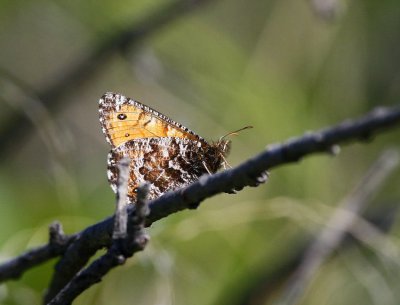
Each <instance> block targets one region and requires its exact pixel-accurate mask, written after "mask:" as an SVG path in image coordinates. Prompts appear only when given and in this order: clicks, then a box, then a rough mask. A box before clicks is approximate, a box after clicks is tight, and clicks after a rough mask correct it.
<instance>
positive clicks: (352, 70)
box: [0, 0, 400, 305]
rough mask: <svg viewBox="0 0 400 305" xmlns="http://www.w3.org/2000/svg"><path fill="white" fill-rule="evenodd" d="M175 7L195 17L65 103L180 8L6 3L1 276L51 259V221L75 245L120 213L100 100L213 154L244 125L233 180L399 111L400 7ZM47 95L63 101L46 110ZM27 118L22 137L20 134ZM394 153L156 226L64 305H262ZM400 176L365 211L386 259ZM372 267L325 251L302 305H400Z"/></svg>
mask: <svg viewBox="0 0 400 305" xmlns="http://www.w3.org/2000/svg"><path fill="white" fill-rule="evenodd" d="M178 2H183V3H187V5H188V8H191V10H192V11H191V12H190V13H186V12H185V13H183V12H184V11H185V10H184V9H183V10H182V12H181V13H177V15H181V16H180V17H179V18H175V17H171V18H170V20H169V21H167V22H165V24H164V25H163V26H162V27H159V26H155V28H154V30H153V32H152V35H147V36H146V39H141V40H140V41H138V42H136V41H130V42H129V41H128V42H127V43H126V44H124V45H123V47H122V48H118V49H117V50H114V51H113V52H105V54H103V55H102V56H100V57H101V58H100V59H99V60H98V61H97V62H94V63H93V64H92V66H93V69H92V70H90V71H91V72H90V73H87V74H85V75H83V76H82V75H81V77H80V78H79V80H78V81H75V82H74V81H72V82H70V83H68V84H67V83H65V87H64V86H63V85H64V84H63V81H64V78H66V77H67V76H68V75H69V73H70V72H71V71H74V70H76V69H77V68H79V67H83V66H84V65H83V64H82V63H85V62H87V61H86V59H87V58H90V56H91V54H96V52H98V49H99V48H100V47H102V46H103V47H104V46H107V45H108V44H109V43H110V42H111V43H112V41H113V40H112V39H113V37H117V36H118V35H120V33H124V32H126V31H129V30H131V29H134V28H136V26H137V25H138V24H141V25H143V23H149V24H151V23H152V22H154V21H155V20H157V18H159V17H160V16H166V17H167V16H169V15H173V14H174V9H172V10H168V9H165V7H168V6H169V4H170V3H174V2H172V1H167V0H157V1H155V0H154V1H145V0H136V1H129V0H119V1H106V0H102V1H50V0H42V1H39V0H38V1H6V0H0V44H1V48H0V106H1V111H0V133H1V137H2V140H4V141H2V142H0V153H1V160H0V258H1V260H2V261H4V260H6V259H7V258H10V257H13V256H15V255H17V254H20V253H22V252H23V251H24V250H26V249H29V248H32V247H34V246H37V245H41V244H43V243H45V242H46V241H47V235H48V233H47V227H48V225H49V224H50V223H51V222H52V221H53V220H56V219H57V220H60V221H61V222H62V224H63V225H64V229H65V231H66V233H74V232H77V231H79V230H81V229H83V228H85V227H86V226H88V225H91V224H93V223H96V222H98V221H99V220H101V219H103V218H105V217H107V216H109V215H111V214H112V213H113V209H114V196H113V193H112V191H111V189H110V187H109V185H108V183H107V180H106V170H105V169H106V154H107V152H108V150H109V146H108V144H107V143H106V142H105V139H104V137H103V135H102V133H101V129H100V125H99V122H98V111H97V100H98V99H99V98H100V96H101V95H102V94H103V93H104V92H106V91H114V92H119V93H122V94H124V95H126V96H129V97H132V98H135V99H137V100H139V101H141V102H142V103H145V104H147V105H149V106H151V107H153V108H155V109H157V110H159V111H160V112H162V113H164V114H166V115H168V116H170V117H171V118H172V119H174V120H176V121H178V122H180V123H182V124H183V125H185V126H187V127H189V128H190V129H192V130H194V131H195V132H196V133H198V134H200V135H201V136H203V137H205V138H207V139H218V138H219V137H220V136H222V135H224V134H226V133H228V132H230V131H232V130H236V129H238V128H241V127H243V126H246V125H253V126H254V129H251V130H247V131H243V132H241V133H240V135H239V136H237V137H233V139H232V140H233V147H232V151H231V154H230V156H229V159H228V160H229V162H230V164H231V165H233V166H234V165H237V164H239V163H240V162H242V161H244V160H246V159H247V158H249V157H251V156H253V155H254V154H256V153H258V152H260V151H261V150H263V149H264V148H265V146H266V145H267V144H269V143H274V142H280V141H283V140H285V139H287V138H289V137H293V136H296V135H301V134H303V133H304V132H306V131H308V130H316V129H319V128H322V127H324V126H329V125H332V124H334V123H336V122H339V121H342V120H344V119H346V118H350V117H356V116H359V115H361V114H363V113H365V112H367V111H369V110H371V109H372V108H374V107H375V106H378V105H386V106H388V105H394V104H396V103H398V102H399V96H400V57H399V55H400V4H399V2H398V0H391V1H390V0H387V1H373V0H366V1H344V0H343V1H339V0H337V1H335V0H325V1H324V0H313V1H306V0H303V1H298V0H280V1H277V0H276V1H261V0H249V1H239V0H230V1H228V0H221V1H217V0H215V1H207V2H206V1H198V7H192V6H194V4H193V3H194V2H195V1H178ZM203 2H204V3H203ZM157 12H158V13H157ZM131 43H132V44H131ZM56 84H60V85H59V87H57V86H56ZM49 88H53V89H54V88H55V89H54V90H55V92H56V94H54V92H53V95H51V94H48V95H45V94H42V95H44V96H41V93H43V92H48V90H50V89H49ZM60 88H61V89H60ZM46 90H47V91H46ZM57 90H58V91H57ZM60 92H62V93H60ZM21 118H22V120H23V121H24V122H26V121H29V122H30V123H29V124H27V125H26V126H25V125H22V126H23V128H19V129H18V126H19V122H20V120H21ZM13 124H14V125H13ZM21 124H22V123H21ZM10 126H12V128H11V130H10ZM14 127H15V128H14ZM17 129H18V130H19V131H18V132H17V131H16V130H17ZM14 130H15V131H16V132H15V134H14ZM5 131H6V133H7V134H6V135H5ZM399 136H400V132H399V131H392V132H389V133H386V134H383V135H380V136H379V137H378V138H376V139H374V140H373V141H371V142H368V143H366V144H362V145H360V144H352V145H350V146H346V147H343V149H342V152H341V154H339V155H338V156H337V157H334V158H333V157H330V156H325V155H320V156H313V157H312V158H308V159H306V160H304V161H302V162H301V163H299V164H293V165H290V166H285V167H282V168H279V169H276V170H274V171H272V173H271V176H270V180H269V182H268V183H267V184H266V185H262V186H260V187H258V188H246V189H244V190H243V191H242V192H239V194H237V195H228V194H222V195H218V196H216V197H214V198H212V199H210V200H207V201H206V202H204V203H203V204H202V205H201V206H200V208H199V209H198V210H196V211H185V212H182V213H179V214H176V215H172V216H171V217H168V219H164V220H162V221H159V222H157V223H155V224H154V225H153V226H152V227H151V228H149V230H148V232H149V234H150V236H151V241H150V243H149V245H148V247H147V248H146V250H145V251H144V252H141V253H139V254H137V255H135V257H134V258H132V259H131V260H129V261H128V263H127V264H126V265H125V266H123V267H121V268H117V269H115V270H113V271H112V272H111V273H110V274H108V275H107V276H106V277H105V278H104V280H103V282H102V283H100V284H98V285H96V286H93V287H92V288H90V289H89V290H88V291H86V292H85V293H84V294H82V295H81V296H80V297H79V298H78V299H77V300H76V302H75V303H74V304H99V305H100V304H118V305H124V304H166V305H167V304H191V305H200V304H201V305H204V304H272V302H273V298H274V297H275V296H277V295H279V293H280V290H279V288H280V285H279V284H281V283H282V282H283V283H284V282H285V281H286V279H287V277H288V276H289V275H290V273H291V270H292V269H293V268H291V262H292V261H293V257H296V256H298V255H300V254H301V251H302V249H303V248H304V246H305V243H306V241H307V240H309V239H310V238H312V237H313V236H315V234H316V233H317V232H319V231H320V230H321V228H323V225H324V223H326V220H327V219H328V218H329V216H330V215H331V213H332V211H333V209H334V207H335V206H337V205H338V203H339V202H340V200H341V199H342V198H344V197H345V196H346V195H347V194H348V193H349V192H350V191H351V190H352V189H353V188H354V186H355V185H356V184H357V182H358V181H359V180H360V178H361V177H362V176H363V175H364V174H365V172H366V171H367V169H368V168H369V166H370V165H371V163H372V162H373V161H374V160H375V159H377V158H378V156H379V155H380V153H381V152H382V151H383V150H384V149H385V148H388V147H393V146H396V145H398V144H399ZM399 177H400V171H399V170H397V171H396V172H395V173H394V174H393V175H392V176H391V177H390V178H389V179H388V180H387V181H386V183H385V185H384V188H383V190H381V191H380V192H379V193H378V194H376V197H375V199H374V200H373V203H372V204H371V205H370V208H369V214H371V215H373V216H374V217H377V218H378V219H379V220H380V221H381V222H382V223H384V224H386V225H388V226H389V225H390V224H392V228H391V231H390V232H389V234H388V235H387V236H386V238H387V239H388V240H390V242H392V243H393V245H394V246H395V247H396V248H397V247H398V246H399V242H398V240H397V236H398V233H399V230H400V228H399V226H398V224H397V222H396V218H397V215H396V212H397V210H396V208H395V207H396V204H397V203H398V202H399V196H400V188H399V183H398V181H399ZM388 215H389V216H391V217H388ZM379 217H380V218H379ZM388 219H389V220H388ZM393 221H394V223H391V222H393ZM388 222H390V223H388ZM353 244H354V243H353ZM381 251H382V252H381ZM381 251H379V250H377V249H374V250H371V249H368V248H367V247H365V246H364V244H363V243H358V242H356V244H355V245H353V246H351V247H343V248H341V250H338V251H336V252H335V255H334V256H333V257H331V259H330V260H329V261H327V262H326V264H324V265H323V267H322V268H321V270H319V272H318V273H317V274H316V275H315V278H314V281H313V282H312V284H311V286H310V287H309V289H307V290H306V293H305V295H304V296H303V298H302V299H301V304H318V305H321V304H398V303H399V302H400V295H399V288H400V265H399V261H396V260H395V261H393V260H389V261H388V259H387V258H385V257H386V256H385V253H384V249H383V248H382V249H381ZM382 257H383V258H382ZM55 262H56V261H55V260H53V261H51V262H49V263H47V264H45V265H43V266H39V267H37V268H34V269H32V270H30V271H29V272H27V273H26V274H25V275H24V276H23V277H22V278H21V279H20V280H18V281H10V282H7V283H6V284H3V285H1V286H0V304H10V305H11V304H22V305H24V304H41V298H42V295H43V292H44V289H45V288H46V287H47V284H48V282H49V280H50V277H51V274H52V268H53V266H54V264H55ZM257 287H261V288H260V289H258V290H257ZM255 291H258V292H260V291H261V292H262V293H256V292H255ZM250 300H251V301H250Z"/></svg>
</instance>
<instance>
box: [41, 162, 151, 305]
mask: <svg viewBox="0 0 400 305" xmlns="http://www.w3.org/2000/svg"><path fill="white" fill-rule="evenodd" d="M128 161H129V160H125V159H123V160H122V162H120V163H119V169H120V174H119V178H118V180H119V181H118V200H117V201H118V202H119V204H121V206H122V209H120V208H117V209H116V210H117V212H118V213H119V217H120V218H119V219H118V217H117V215H116V216H115V218H114V234H113V243H112V246H111V247H110V249H109V250H108V251H107V253H106V254H104V255H103V256H101V257H100V258H98V259H97V260H95V261H94V262H93V263H91V264H90V265H89V266H88V267H87V268H86V269H84V270H82V271H80V272H78V273H77V275H75V276H74V277H73V278H72V279H71V280H70V281H69V282H68V283H67V284H66V285H65V286H64V287H63V288H62V289H60V290H59V291H51V292H50V293H48V294H47V295H46V299H45V303H46V304H49V305H69V304H71V303H72V301H73V300H74V299H75V298H76V297H77V296H79V295H80V294H81V293H82V292H83V291H85V290H86V289H88V288H89V287H90V286H92V285H94V284H96V283H98V282H100V281H101V279H102V277H103V276H104V275H106V274H107V273H108V272H109V271H110V270H111V269H112V268H115V267H116V266H119V265H122V264H124V263H125V261H126V259H127V258H129V257H131V256H132V255H133V254H134V253H136V252H138V251H141V250H143V249H144V247H145V246H146V244H147V242H148V240H149V238H148V236H147V235H146V233H145V232H144V225H145V219H146V216H147V214H148V206H147V201H146V197H147V194H148V191H149V188H148V186H147V185H143V186H139V187H138V202H137V213H136V214H137V216H136V217H129V218H128V217H127V213H124V212H123V211H124V210H125V211H126V208H125V205H126V203H127V191H126V188H127V186H128V178H129V162H128ZM124 188H125V189H124ZM122 221H126V222H127V223H126V225H121V222H122ZM123 230H125V231H123ZM54 293H56V295H55V297H54V298H53V296H52V295H54Z"/></svg>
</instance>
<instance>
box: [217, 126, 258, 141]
mask: <svg viewBox="0 0 400 305" xmlns="http://www.w3.org/2000/svg"><path fill="white" fill-rule="evenodd" d="M250 128H253V126H245V127H242V128H240V129H238V130H235V131H231V132H229V133H227V134H226V135H224V136H222V137H220V138H219V142H221V141H222V140H223V139H224V138H226V137H229V136H236V135H237V134H238V132H240V131H242V130H245V129H250Z"/></svg>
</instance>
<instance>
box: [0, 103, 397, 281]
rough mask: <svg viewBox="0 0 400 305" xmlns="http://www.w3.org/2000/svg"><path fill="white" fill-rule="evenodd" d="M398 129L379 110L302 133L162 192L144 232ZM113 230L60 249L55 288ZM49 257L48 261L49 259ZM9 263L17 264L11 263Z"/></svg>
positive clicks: (107, 226) (76, 238)
mask: <svg viewBox="0 0 400 305" xmlns="http://www.w3.org/2000/svg"><path fill="white" fill-rule="evenodd" d="M398 124H400V107H393V108H380V109H376V110H374V111H372V112H370V113H369V114H366V115H365V116H363V117H361V118H359V119H356V120H346V121H345V122H343V123H341V124H338V125H336V126H333V127H330V128H326V129H323V130H321V131H317V132H312V133H307V134H305V135H304V136H302V137H298V138H295V139H292V140H288V141H287V142H285V143H283V144H275V145H270V146H269V147H268V148H267V150H266V151H264V152H262V153H260V154H259V155H257V156H255V157H253V158H251V159H249V160H248V161H246V162H244V163H242V164H241V165H239V166H237V167H235V168H232V169H230V170H226V171H223V172H220V173H217V174H215V175H212V176H203V177H201V178H200V179H199V181H197V182H195V183H193V184H191V185H189V186H187V187H185V188H182V189H179V190H176V191H173V192H168V193H166V194H164V195H163V196H161V197H160V198H158V199H155V200H153V201H151V202H150V203H149V206H150V214H149V216H148V217H147V219H146V225H147V226H150V225H151V224H152V223H153V222H155V221H157V220H159V219H161V218H164V217H167V216H168V215H170V214H173V213H175V212H178V211H181V210H183V209H187V208H193V207H196V206H197V205H198V204H199V203H200V202H201V201H203V200H204V199H206V198H209V197H211V196H213V195H215V194H218V193H222V192H230V191H232V190H233V189H235V190H238V189H242V188H243V187H245V186H256V185H258V184H259V183H261V182H263V181H264V180H265V171H266V170H270V169H272V168H275V167H278V166H280V165H284V164H287V163H292V162H297V161H299V160H301V159H302V158H303V157H306V156H308V155H311V154H314V153H332V152H334V151H336V149H333V148H334V147H335V145H338V144H341V143H345V142H348V141H350V140H353V141H365V140H367V139H370V138H371V137H372V136H373V135H375V134H377V133H378V132H379V131H382V130H383V129H385V128H386V129H388V128H393V127H395V125H398ZM128 213H129V215H130V217H135V215H136V210H135V207H130V208H129V211H128ZM113 224H114V219H113V217H110V218H107V219H105V220H103V221H101V222H99V223H97V224H95V225H93V226H90V227H88V228H87V229H85V230H83V231H81V232H79V233H77V234H75V235H72V236H70V238H71V239H72V240H73V242H70V243H68V244H65V245H63V246H61V247H60V249H59V251H60V252H59V253H64V255H63V257H62V259H61V260H60V262H59V263H58V264H57V266H56V273H60V274H62V276H60V277H59V278H62V279H63V283H61V284H60V283H57V287H64V286H65V284H66V283H68V282H69V281H70V280H71V279H72V278H73V277H74V276H75V274H77V273H78V272H79V270H81V268H82V267H83V266H84V265H85V264H86V263H87V261H88V260H89V258H90V257H91V256H92V255H93V254H94V253H95V252H96V251H97V250H98V249H100V248H102V247H110V245H111V242H112V237H111V236H112V234H113ZM50 249H51V245H46V246H44V247H42V248H41V252H40V253H48V251H50ZM35 253H36V252H35V251H28V252H27V253H25V254H24V255H23V256H25V257H29V256H30V255H35ZM21 257H22V256H21ZM21 257H20V258H21ZM51 257H54V255H53V256H51ZM49 258H50V256H49ZM44 260H45V259H44V258H41V259H32V262H33V263H31V264H30V265H26V264H14V265H13V266H12V267H13V268H17V269H18V272H17V274H18V275H21V274H22V273H23V272H25V271H26V270H28V269H29V268H30V267H32V266H33V265H34V264H39V263H41V262H43V261H44ZM12 261H21V260H20V259H19V258H16V259H14V260H12ZM7 264H9V263H5V264H3V266H0V270H5V269H7V268H6V267H4V266H6V265H7ZM4 268H5V269H4ZM9 274H10V272H7V273H4V274H2V273H0V279H1V280H3V281H4V280H6V279H10V278H15V276H9ZM55 278H57V277H55ZM53 284H54V283H53Z"/></svg>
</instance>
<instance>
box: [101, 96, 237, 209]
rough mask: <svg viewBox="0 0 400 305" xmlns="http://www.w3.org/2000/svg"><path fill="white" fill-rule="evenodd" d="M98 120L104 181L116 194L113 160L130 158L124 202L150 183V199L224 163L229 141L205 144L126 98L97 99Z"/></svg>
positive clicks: (114, 162) (116, 176)
mask: <svg viewBox="0 0 400 305" xmlns="http://www.w3.org/2000/svg"><path fill="white" fill-rule="evenodd" d="M99 112H100V122H101V126H102V129H103V132H104V134H105V136H106V139H107V141H108V142H109V143H110V145H111V147H112V149H111V151H110V153H109V155H108V171H107V175H108V180H109V182H110V184H111V187H112V189H113V190H114V192H117V181H118V167H117V164H118V162H119V161H120V160H121V159H122V158H123V157H129V158H130V160H131V161H130V165H129V181H128V201H129V203H134V202H135V200H136V189H137V187H138V186H139V185H140V184H141V183H143V182H148V183H149V184H150V192H149V199H155V198H157V197H159V196H161V195H162V194H164V193H165V192H167V191H169V190H174V189H177V188H180V187H183V186H186V185H188V184H190V183H193V182H194V181H196V180H198V179H199V177H200V176H201V175H203V174H207V173H214V172H216V171H217V170H218V169H219V168H220V167H221V165H222V164H223V163H224V160H225V159H224V156H226V154H227V153H228V149H229V142H228V141H224V140H220V141H217V142H216V143H212V144H209V143H207V142H206V141H205V140H204V139H203V138H201V137H200V136H198V135H196V134H195V133H194V132H192V131H191V130H189V129H188V128H186V127H183V126H182V125H181V124H179V123H176V122H174V121H172V120H171V119H169V118H168V117H166V116H164V115H162V114H160V113H158V112H157V111H155V110H153V109H151V108H149V107H147V106H145V105H143V104H140V103H139V102H136V101H134V100H132V99H130V98H126V97H124V96H122V95H119V94H115V93H106V94H105V95H103V97H102V98H101V99H100V101H99Z"/></svg>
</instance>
